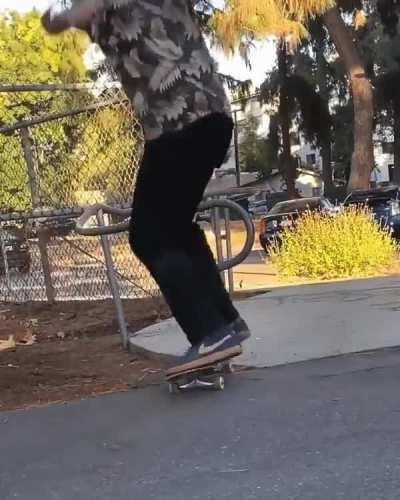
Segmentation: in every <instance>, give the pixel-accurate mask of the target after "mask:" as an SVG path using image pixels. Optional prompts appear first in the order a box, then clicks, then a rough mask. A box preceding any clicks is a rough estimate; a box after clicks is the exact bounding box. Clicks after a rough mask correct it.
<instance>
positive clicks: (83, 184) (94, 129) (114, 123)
mask: <svg viewBox="0 0 400 500" xmlns="http://www.w3.org/2000/svg"><path fill="white" fill-rule="evenodd" d="M142 146H143V138H142V131H141V127H140V125H139V122H138V120H137V119H136V117H135V115H134V113H133V111H132V108H131V106H130V103H129V101H128V99H127V98H126V96H125V94H124V93H123V91H122V89H121V88H120V86H119V85H115V84H113V85H109V86H99V85H94V84H83V85H59V86H58V85H47V86H44V85H23V86H3V87H0V300H2V301H13V302H18V301H28V300H46V299H48V300H54V299H56V300H90V299H103V298H107V297H110V289H109V286H108V281H107V272H106V267H105V264H104V258H103V254H102V246H101V241H100V240H99V239H98V238H83V237H81V236H79V235H77V234H76V233H75V232H74V223H75V218H76V216H77V215H79V214H80V213H81V212H82V207H84V206H87V205H92V204H94V203H98V202H104V203H107V204H110V205H119V206H120V205H124V204H129V202H130V199H131V196H132V192H133V185H134V182H135V176H136V173H137V168H138V164H139V161H140V157H141V154H142ZM38 214H39V215H41V216H38ZM110 244H111V245H110V246H111V248H112V252H113V257H114V261H115V265H116V271H117V273H118V277H119V286H120V290H121V296H122V297H126V298H137V297H144V296H149V295H155V294H157V293H158V292H157V287H156V285H155V283H154V281H153V280H152V279H151V277H150V276H149V274H148V273H147V271H146V270H145V269H144V267H143V266H142V265H141V264H140V263H139V262H138V261H137V259H135V257H134V256H133V254H132V252H131V250H130V248H129V243H128V241H127V236H126V235H115V236H112V237H110Z"/></svg>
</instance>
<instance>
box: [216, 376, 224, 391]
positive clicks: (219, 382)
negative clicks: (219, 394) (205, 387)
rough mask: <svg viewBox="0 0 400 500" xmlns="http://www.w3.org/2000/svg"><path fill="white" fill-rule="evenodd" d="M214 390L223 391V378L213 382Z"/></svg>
mask: <svg viewBox="0 0 400 500" xmlns="http://www.w3.org/2000/svg"><path fill="white" fill-rule="evenodd" d="M214 389H216V390H217V391H223V390H224V389H225V379H224V377H222V376H221V377H218V378H217V379H216V380H215V381H214Z"/></svg>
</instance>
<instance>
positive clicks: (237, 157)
mask: <svg viewBox="0 0 400 500" xmlns="http://www.w3.org/2000/svg"><path fill="white" fill-rule="evenodd" d="M237 114H238V112H237V111H234V112H233V117H234V121H235V126H234V129H233V139H234V144H235V172H236V186H237V187H240V152H239V124H238V119H237Z"/></svg>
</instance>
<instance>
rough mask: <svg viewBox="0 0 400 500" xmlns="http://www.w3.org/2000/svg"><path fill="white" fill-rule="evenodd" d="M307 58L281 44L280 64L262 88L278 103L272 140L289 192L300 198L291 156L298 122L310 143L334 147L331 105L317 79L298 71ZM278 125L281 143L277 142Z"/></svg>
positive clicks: (264, 94) (263, 95)
mask: <svg viewBox="0 0 400 500" xmlns="http://www.w3.org/2000/svg"><path fill="white" fill-rule="evenodd" d="M300 55H301V54H300ZM303 55H304V54H303ZM304 59H305V58H304V57H303V58H302V57H299V54H297V57H296V58H295V57H293V56H292V55H291V54H289V53H288V51H287V45H286V43H285V42H284V41H281V42H280V43H279V44H278V65H277V67H276V68H275V70H274V71H272V72H271V73H270V74H269V75H268V77H267V79H266V80H265V82H264V83H263V84H262V86H261V99H262V100H263V101H264V102H268V103H269V104H273V103H274V102H276V103H277V105H276V107H277V113H276V115H275V117H274V118H275V119H274V120H273V121H271V127H272V129H271V131H270V137H269V140H270V141H272V143H274V144H275V145H276V146H277V147H278V148H279V152H278V151H277V152H276V153H275V155H276V157H277V158H278V159H279V161H278V164H280V166H281V170H282V172H283V174H284V175H285V177H286V185H287V189H288V193H289V195H290V196H292V197H295V196H296V189H295V181H296V176H297V172H296V161H295V159H294V158H293V157H292V154H291V146H292V144H291V135H290V130H291V128H292V126H293V123H294V121H295V120H296V121H297V122H298V123H297V125H298V126H299V128H300V129H301V130H302V132H303V133H304V135H305V137H306V138H307V140H308V141H309V142H312V143H314V144H315V146H317V147H320V148H322V146H323V145H324V144H328V145H329V147H330V128H331V117H330V114H329V109H328V102H327V101H325V100H324V99H322V98H321V95H320V94H319V93H318V92H317V90H316V86H315V83H314V82H313V79H312V78H310V77H309V76H306V71H303V72H301V71H298V69H300V70H304ZM301 61H303V62H302V63H301ZM296 63H297V64H296ZM277 125H279V132H280V134H279V138H280V140H278V141H276V140H275V142H274V141H273V136H274V134H275V137H276V126H277ZM331 183H332V180H331ZM328 187H329V188H330V187H331V186H330V185H329V186H328Z"/></svg>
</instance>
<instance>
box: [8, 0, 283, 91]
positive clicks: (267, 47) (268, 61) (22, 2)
mask: <svg viewBox="0 0 400 500" xmlns="http://www.w3.org/2000/svg"><path fill="white" fill-rule="evenodd" d="M54 3H55V2H54V1H52V0H0V10H4V9H16V10H20V11H27V10H30V9H32V8H33V7H36V8H37V9H38V10H44V9H46V8H47V7H49V6H50V5H52V4H54ZM212 52H213V55H214V57H215V59H216V60H217V61H218V64H219V70H220V72H221V73H224V74H228V75H232V76H233V77H234V78H237V79H238V80H247V79H251V80H252V81H253V83H254V84H255V85H259V84H260V83H261V82H263V80H264V79H265V74H266V72H267V71H269V70H270V69H271V68H272V65H273V60H274V49H273V45H272V42H266V43H265V44H259V45H257V47H256V48H255V49H253V51H252V53H251V56H250V61H251V66H252V70H249V68H247V67H246V65H245V63H244V61H243V60H242V59H241V58H240V57H239V56H235V57H233V58H232V57H229V58H227V57H225V55H224V54H223V52H222V51H220V50H217V49H212Z"/></svg>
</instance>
